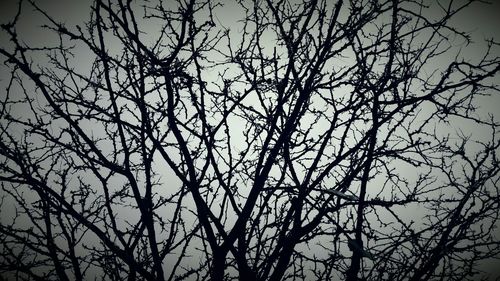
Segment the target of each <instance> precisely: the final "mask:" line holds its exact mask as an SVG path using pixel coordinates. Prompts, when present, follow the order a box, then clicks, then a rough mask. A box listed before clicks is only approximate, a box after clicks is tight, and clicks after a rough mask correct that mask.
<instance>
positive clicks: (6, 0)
mask: <svg viewBox="0 0 500 281" xmlns="http://www.w3.org/2000/svg"><path fill="white" fill-rule="evenodd" d="M0 1H1V4H0V23H2V24H3V23H6V22H7V21H8V20H10V19H12V17H13V16H14V14H15V11H16V9H17V4H16V3H17V1H16V0H0ZM36 2H37V3H39V5H40V7H42V8H44V9H46V10H47V11H48V12H49V13H50V14H51V15H53V16H55V17H56V18H57V19H58V20H60V21H61V22H66V23H68V24H69V25H74V24H76V23H80V24H81V23H82V22H83V21H84V20H86V19H87V18H88V16H89V8H88V6H89V3H91V1H88V0H87V1H85V0H83V1H82V0H38V1H36ZM227 2H229V1H227ZM491 2H493V3H492V4H484V5H481V4H479V3H476V4H474V5H472V6H471V7H470V9H468V10H466V11H463V12H462V13H460V14H459V15H458V16H457V17H456V19H455V20H454V21H453V23H454V24H455V25H456V26H457V27H459V28H461V29H462V30H464V31H470V32H471V36H472V40H473V41H474V42H475V43H476V44H474V45H472V46H471V48H468V49H467V50H466V51H465V52H464V55H465V56H471V58H472V57H474V56H475V55H480V54H482V52H483V51H484V46H485V45H484V44H482V43H479V42H481V41H482V40H484V39H489V38H494V40H496V41H498V42H500V1H499V0H491ZM234 7H235V6H234V5H232V4H227V6H226V8H225V9H226V10H227V12H224V13H219V14H218V15H217V17H218V18H219V19H220V20H221V21H222V22H224V21H227V22H231V21H234V20H235V18H234V17H235V15H237V14H238V13H231V10H232V9H233V8H234ZM29 9H31V8H28V9H25V10H24V12H26V13H27V14H31V13H30V11H29ZM433 12H436V13H438V11H433ZM224 17H227V18H224ZM40 20H41V17H40V16H39V15H35V16H29V17H27V16H23V17H21V19H20V22H19V29H18V30H19V33H20V34H21V35H22V36H23V40H25V41H27V42H29V43H35V44H40V45H43V44H44V42H48V40H51V38H50V37H47V36H46V34H44V33H41V32H39V31H38V30H37V29H36V28H33V26H37V25H39V22H40ZM5 40H6V38H4V37H0V44H2V45H4V44H5ZM4 75H5V74H4V73H0V79H4ZM0 83H1V82H0ZM0 85H2V87H3V83H1V84H0ZM496 100H497V101H498V99H496ZM484 106H485V110H487V111H490V112H492V111H495V113H497V114H498V108H499V106H500V104H498V103H497V102H495V103H487V104H485V105H484ZM497 116H498V115H497ZM484 267H485V269H486V268H487V269H489V270H490V271H491V272H492V273H493V272H495V273H494V274H495V276H498V277H500V266H495V263H494V262H493V261H492V262H491V263H485V265H484Z"/></svg>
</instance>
